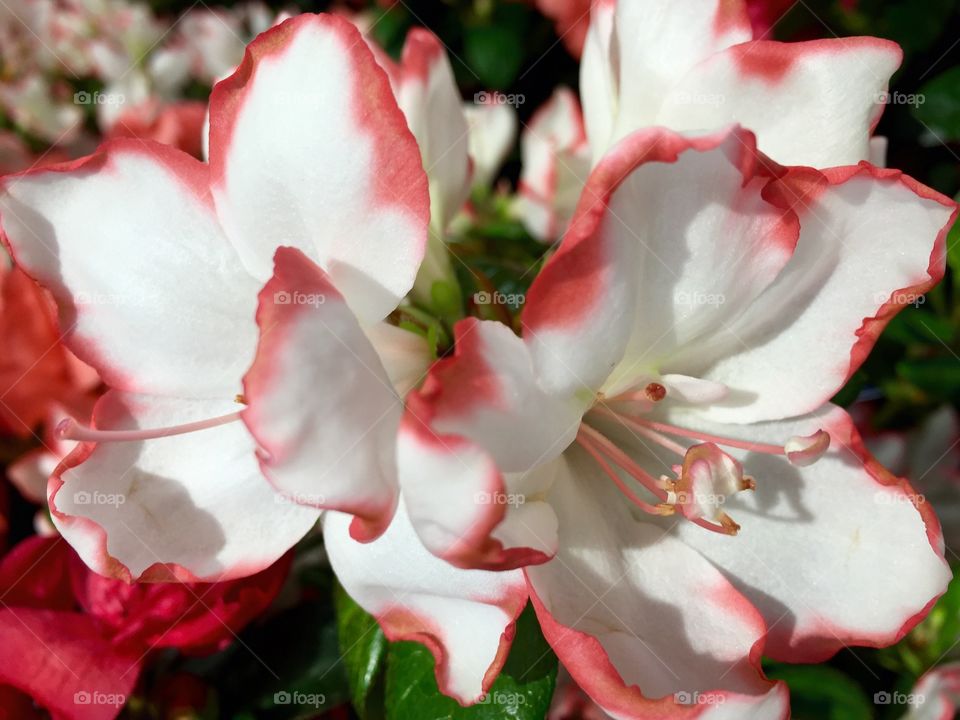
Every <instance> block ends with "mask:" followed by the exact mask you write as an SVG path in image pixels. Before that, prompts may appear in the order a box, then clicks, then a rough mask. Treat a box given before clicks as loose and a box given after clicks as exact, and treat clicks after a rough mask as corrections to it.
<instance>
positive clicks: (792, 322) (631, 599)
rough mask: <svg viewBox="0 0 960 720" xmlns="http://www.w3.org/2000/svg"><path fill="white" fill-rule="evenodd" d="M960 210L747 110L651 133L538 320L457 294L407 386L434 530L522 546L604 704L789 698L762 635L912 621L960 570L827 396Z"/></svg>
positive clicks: (597, 192) (868, 635) (836, 635)
mask: <svg viewBox="0 0 960 720" xmlns="http://www.w3.org/2000/svg"><path fill="white" fill-rule="evenodd" d="M955 215H956V205H955V204H954V203H953V202H952V201H950V200H948V199H947V198H945V197H943V196H941V195H939V194H937V193H935V192H934V191H932V190H930V189H929V188H926V187H923V186H922V185H920V184H919V183H917V182H916V181H914V180H912V179H910V178H908V177H905V176H903V175H902V174H901V173H899V172H896V171H891V170H879V169H877V168H874V167H872V166H870V165H867V164H861V165H859V166H851V167H841V168H834V169H831V170H825V171H817V170H813V169H810V168H783V167H780V166H778V165H776V164H774V163H772V162H771V161H770V160H769V159H768V158H766V157H765V156H763V155H762V154H760V153H758V152H757V151H756V140H755V138H754V137H753V135H752V134H751V133H749V132H747V131H743V130H732V131H722V132H718V133H714V134H710V135H706V136H703V137H699V138H691V137H688V136H684V135H679V134H676V133H673V132H670V131H667V130H662V129H654V130H645V131H641V132H638V133H636V134H634V135H631V136H629V137H628V138H626V139H625V140H623V141H622V142H621V143H620V144H619V145H617V147H616V148H615V149H614V150H613V151H612V152H611V153H610V154H609V155H608V156H606V157H605V158H604V159H603V160H602V161H601V162H600V164H599V165H598V166H597V167H596V168H595V170H594V171H593V174H592V175H591V177H590V180H589V182H588V184H587V187H586V189H585V190H584V193H583V195H582V197H581V200H580V204H579V206H578V208H577V213H576V215H575V217H574V219H573V221H572V223H571V228H570V230H569V232H568V233H567V235H566V236H565V238H564V240H563V242H562V243H561V246H560V248H559V250H558V251H557V253H556V254H555V255H553V257H552V258H551V259H550V260H549V261H548V263H547V264H546V266H545V267H544V269H543V270H542V272H541V273H540V275H539V276H538V277H537V279H536V280H535V282H534V284H533V286H532V287H531V289H530V292H529V294H528V295H527V303H526V306H525V309H524V314H523V318H522V319H523V337H522V338H519V337H517V336H516V335H514V334H513V332H512V331H511V330H510V328H508V327H507V326H505V325H502V324H499V323H494V322H481V321H477V320H466V321H462V322H461V323H460V324H459V325H458V327H457V345H456V354H455V356H454V357H452V358H450V359H445V360H441V361H440V362H439V363H437V364H436V365H435V367H434V369H433V370H432V371H431V374H430V377H429V378H428V380H427V382H426V383H425V384H424V386H423V388H422V390H420V391H418V392H416V393H414V394H413V395H412V396H411V397H410V398H409V400H408V408H409V411H408V413H407V415H406V416H405V418H404V421H403V424H402V426H401V435H400V440H399V450H398V456H399V459H400V469H401V487H402V489H403V494H404V496H405V498H406V500H407V507H408V510H409V513H410V517H411V520H412V523H413V526H414V528H415V529H416V532H417V533H418V535H419V536H420V538H421V539H422V540H423V542H424V544H425V545H426V546H427V547H428V548H429V549H430V550H432V551H433V552H434V553H435V554H437V555H439V556H440V557H443V558H445V559H447V560H448V561H450V562H452V563H454V564H457V565H459V566H461V567H477V568H485V569H489V570H495V569H513V568H518V567H523V568H524V572H525V575H526V578H527V582H528V585H529V589H530V591H531V597H532V601H533V604H534V607H535V608H536V610H537V614H538V616H539V618H540V622H541V626H542V627H543V630H544V633H545V635H546V637H547V639H548V640H549V641H550V643H551V645H552V646H553V648H554V650H555V651H556V652H557V654H558V655H559V656H560V659H561V661H562V662H563V663H564V665H565V666H566V667H567V669H568V670H569V671H570V673H571V675H572V676H573V678H574V679H575V680H576V682H577V683H578V684H579V685H580V686H581V687H582V688H583V689H584V690H585V691H586V692H587V693H588V694H589V695H590V697H591V698H592V699H593V700H594V701H595V702H597V703H598V704H600V705H601V706H602V707H603V708H604V710H605V711H606V712H608V713H610V714H613V715H615V716H617V717H629V718H640V717H649V716H651V715H652V714H655V713H663V714H670V715H671V716H672V715H674V714H676V715H677V716H694V715H696V714H697V713H698V712H700V711H702V710H703V708H704V707H705V706H708V709H709V710H710V711H712V710H716V711H717V712H718V713H719V712H721V711H722V712H724V713H727V715H730V714H731V713H733V714H734V715H735V716H737V717H741V716H744V717H745V716H748V715H747V714H748V713H754V714H755V716H756V717H785V716H786V713H787V705H786V698H785V695H786V693H785V688H784V687H783V686H782V685H774V684H772V683H770V682H769V681H767V680H766V679H765V678H764V677H763V675H762V673H761V671H760V666H759V658H760V655H761V654H765V655H768V656H770V657H772V658H774V659H779V660H792V661H799V662H817V661H821V660H824V659H826V658H828V657H830V656H831V655H832V654H833V653H834V652H836V651H837V649H839V648H840V647H842V646H843V645H847V644H863V645H870V646H879V645H886V644H890V643H893V642H895V641H896V640H898V639H899V638H900V637H902V636H903V635H904V633H906V632H907V631H908V630H909V629H910V628H911V627H913V625H915V624H916V623H917V622H918V621H919V620H920V619H921V618H922V617H923V615H924V614H925V613H926V610H927V609H928V608H929V607H930V604H931V603H932V602H933V600H934V599H935V598H936V597H937V596H938V595H939V594H940V593H942V592H943V590H944V588H945V587H946V584H947V581H948V580H949V578H950V572H949V568H948V567H947V564H946V563H945V562H944V559H943V540H942V538H941V537H940V535H939V529H938V525H937V523H936V520H935V518H934V517H933V515H932V512H931V511H930V508H929V506H928V505H926V504H924V503H917V502H915V498H916V495H915V493H913V491H912V489H911V488H910V486H909V485H908V484H907V482H906V481H904V480H899V479H897V478H895V477H893V476H892V475H890V474H889V473H888V472H887V471H886V470H884V469H883V468H882V467H881V466H880V465H879V464H878V463H877V462H876V461H875V460H874V459H873V458H872V457H871V456H870V455H869V454H868V453H867V451H866V450H865V448H864V447H863V443H862V441H861V440H860V438H859V436H858V435H857V433H856V431H855V429H854V427H853V423H852V422H851V420H850V418H849V417H848V416H847V415H846V413H845V412H843V411H842V410H841V409H839V408H837V407H834V406H832V405H830V403H829V399H830V398H831V397H832V396H833V395H834V393H835V392H836V391H837V390H838V389H839V388H840V387H841V386H843V384H844V383H845V382H846V380H847V379H848V378H849V377H850V375H851V373H852V372H854V371H855V370H856V369H857V367H859V365H860V364H861V363H862V362H863V360H864V358H865V357H866V355H867V353H868V351H869V350H870V348H871V346H872V345H873V343H874V341H875V339H876V337H877V336H878V334H879V333H880V331H881V329H882V328H883V327H884V325H885V324H886V323H887V322H888V321H889V319H890V318H891V317H892V316H893V315H894V314H895V313H896V312H897V311H898V310H899V309H900V308H901V307H902V303H901V302H900V298H901V296H902V295H903V294H904V293H922V292H924V291H925V290H927V289H929V288H930V287H931V286H932V285H933V284H934V283H936V282H937V281H938V280H939V279H940V278H941V277H942V275H943V272H944V264H945V261H944V242H945V237H946V232H947V229H948V228H949V226H950V224H951V223H952V221H953V219H954V217H955ZM894 258H895V259H894ZM866 267H868V268H870V272H869V273H868V272H864V270H863V269H864V268H866ZM880 298H883V299H880ZM891 578H895V580H891ZM721 702H722V703H723V706H722V708H720V707H719V703H721Z"/></svg>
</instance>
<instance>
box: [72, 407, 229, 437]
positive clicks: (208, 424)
mask: <svg viewBox="0 0 960 720" xmlns="http://www.w3.org/2000/svg"><path fill="white" fill-rule="evenodd" d="M239 419H240V413H239V412H233V413H230V414H228V415H221V416H220V417H215V418H210V419H208V420H198V421H197V422H192V423H185V424H183V425H172V426H170V427H165V428H154V429H152V430H151V429H147V430H97V429H95V428H89V427H85V426H83V425H80V424H79V423H77V422H76V421H75V420H73V419H72V418H67V419H66V420H63V421H61V422H60V424H58V425H57V429H56V435H57V437H58V438H60V439H61V440H77V441H79V442H136V441H139V440H155V439H158V438H165V437H170V436H172V435H185V434H186V433H192V432H197V431H198V430H206V429H207V428H213V427H219V426H220V425H227V424H229V423H232V422H235V421H237V420H239Z"/></svg>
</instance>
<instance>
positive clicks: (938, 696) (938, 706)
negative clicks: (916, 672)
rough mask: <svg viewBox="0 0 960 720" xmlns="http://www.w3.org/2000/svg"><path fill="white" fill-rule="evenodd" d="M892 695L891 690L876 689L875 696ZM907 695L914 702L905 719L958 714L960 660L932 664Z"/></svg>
mask: <svg viewBox="0 0 960 720" xmlns="http://www.w3.org/2000/svg"><path fill="white" fill-rule="evenodd" d="M901 696H902V694H901ZM890 697H891V695H890V693H877V697H875V700H877V699H879V700H885V699H889V698H890ZM906 699H907V700H912V702H910V703H909V705H910V708H909V710H908V711H907V713H906V714H905V715H904V716H903V720H944V719H945V718H952V717H955V716H956V712H957V707H958V706H960V663H947V664H946V665H940V666H939V667H935V668H933V669H932V670H931V671H930V672H928V673H927V674H925V675H924V676H923V677H922V678H920V679H919V680H918V681H917V684H916V685H914V687H913V690H912V691H911V692H910V693H909V694H908V695H907V696H906Z"/></svg>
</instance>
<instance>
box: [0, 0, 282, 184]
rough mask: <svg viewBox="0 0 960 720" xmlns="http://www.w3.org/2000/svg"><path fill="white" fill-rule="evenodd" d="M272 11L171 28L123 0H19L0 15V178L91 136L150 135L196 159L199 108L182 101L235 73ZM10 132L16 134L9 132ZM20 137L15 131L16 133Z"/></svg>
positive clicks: (68, 151)
mask: <svg viewBox="0 0 960 720" xmlns="http://www.w3.org/2000/svg"><path fill="white" fill-rule="evenodd" d="M274 20H275V17H274V13H273V12H272V11H270V10H269V9H268V8H266V7H265V6H263V5H261V4H257V3H247V4H240V5H237V6H236V7H235V8H233V9H231V10H221V9H217V10H209V9H206V8H197V9H191V10H189V11H187V12H186V13H184V14H183V15H182V16H181V17H180V18H178V19H177V21H176V23H175V24H174V25H172V26H170V25H169V24H168V23H167V22H166V21H165V20H161V19H160V18H159V17H157V16H156V15H155V14H154V13H153V11H152V10H151V9H150V7H149V5H147V4H146V3H142V2H132V1H130V0H16V1H14V2H11V3H9V4H5V5H4V6H3V8H2V10H0V63H2V66H3V78H2V80H3V82H2V84H0V110H2V114H3V115H4V117H5V118H6V119H8V120H9V122H10V124H11V125H12V129H11V130H5V131H4V132H3V133H2V135H0V141H2V145H0V146H2V153H0V165H2V169H3V171H4V172H11V171H15V170H21V169H24V168H26V167H29V166H31V165H32V164H33V163H34V162H36V161H37V160H38V158H37V157H34V153H33V152H32V149H33V148H32V147H31V144H29V143H26V142H24V140H23V137H22V136H24V135H25V136H26V137H27V138H29V139H30V140H32V141H33V144H34V145H39V146H47V149H46V150H45V151H44V152H43V153H41V154H40V158H39V159H42V160H44V161H46V162H51V161H56V160H63V159H66V158H70V157H79V156H80V155H84V154H87V153H89V152H91V151H92V150H93V149H95V147H96V143H97V137H98V135H105V136H108V137H112V136H135V137H150V138H153V139H156V140H158V141H160V142H164V143H167V144H172V145H176V146H178V147H180V148H181V149H183V150H186V151H187V152H190V153H191V154H199V152H200V138H201V128H202V126H203V118H204V112H205V104H204V103H202V102H199V101H195V100H194V101H191V100H187V99H185V98H184V90H185V88H186V86H187V85H188V84H189V83H191V82H198V83H201V84H209V83H211V82H213V81H215V80H218V79H220V78H221V77H223V76H224V75H226V74H227V73H229V72H232V70H233V69H234V68H235V67H236V65H237V64H238V63H239V62H240V60H241V58H242V57H243V48H244V45H245V43H246V42H247V41H249V40H250V39H252V38H253V37H254V35H256V34H257V33H259V32H261V31H263V30H266V29H267V28H268V27H270V25H271V24H273V22H274ZM14 131H16V132H14ZM18 133H19V134H18Z"/></svg>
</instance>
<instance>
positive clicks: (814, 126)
mask: <svg viewBox="0 0 960 720" xmlns="http://www.w3.org/2000/svg"><path fill="white" fill-rule="evenodd" d="M901 58H902V52H901V51H900V48H899V47H898V46H897V45H896V43H892V42H889V41H887V40H880V39H877V38H835V39H830V40H812V41H809V42H798V43H787V44H784V43H778V42H773V41H770V40H754V39H753V31H752V29H751V25H750V20H749V17H748V14H747V9H746V5H745V3H744V2H743V0H732V1H730V2H728V1H727V0H722V1H721V0H709V1H708V2H704V1H703V0H678V1H677V2H672V3H670V4H669V5H664V4H662V3H658V2H656V0H617V2H614V1H613V0H601V1H600V2H596V3H594V5H593V9H592V11H591V21H590V30H589V32H588V34H587V40H586V45H585V47H584V52H583V60H582V62H581V65H580V94H581V99H582V102H583V121H582V122H583V124H584V125H585V133H586V137H587V142H588V144H589V152H590V154H591V156H592V162H593V164H594V165H595V164H596V163H597V162H599V160H600V158H602V157H603V155H604V154H605V152H606V151H607V150H608V149H609V148H611V147H613V146H614V145H615V144H616V143H617V142H618V141H619V140H621V139H622V138H624V137H626V136H627V135H629V134H630V133H631V132H633V131H635V130H638V129H641V128H645V127H653V126H660V127H667V128H671V129H673V130H678V131H684V132H686V131H690V132H693V131H710V130H717V129H721V128H723V127H726V126H728V125H729V124H731V123H738V124H740V125H742V126H744V127H747V128H750V129H751V130H752V131H753V132H754V133H755V134H756V135H757V139H758V142H759V145H760V150H762V151H763V152H764V153H765V154H767V155H769V156H770V157H772V158H773V159H774V160H776V161H777V162H780V163H784V164H788V165H809V166H811V167H834V166H838V165H850V164H854V163H857V162H859V161H860V160H866V159H870V158H871V142H872V140H871V135H872V132H873V129H874V128H875V127H876V124H877V122H878V121H879V119H880V115H881V112H882V111H883V107H884V105H883V102H884V93H885V91H886V89H887V85H888V82H889V79H890V76H891V75H892V74H893V73H894V71H895V70H896V69H897V67H898V66H899V64H900V61H901ZM554 103H556V101H554ZM566 105H572V106H573V107H572V108H568V107H564V108H563V109H562V112H561V109H560V108H555V109H554V110H552V112H553V113H556V114H558V115H559V116H562V117H564V118H565V119H564V120H563V125H562V127H578V126H579V125H580V122H581V121H580V120H579V117H578V116H579V114H580V111H579V108H578V107H577V106H576V103H565V106H566ZM551 127H552V126H547V128H546V131H544V130H543V129H540V128H537V127H535V126H531V127H530V128H528V129H527V131H526V133H525V135H527V136H528V138H525V139H524V143H525V144H526V145H533V144H540V145H545V146H547V148H548V149H547V150H546V151H541V152H538V153H537V156H536V157H531V158H529V160H528V162H526V163H525V166H524V169H523V180H524V183H523V184H524V186H525V187H526V188H528V189H529V190H524V189H523V188H522V189H521V192H522V193H523V194H524V196H525V197H527V198H528V203H527V205H525V206H521V210H522V211H523V210H524V208H525V207H532V208H533V210H531V213H532V215H529V216H528V215H526V214H524V215H522V217H524V220H525V222H526V224H527V225H528V227H529V228H530V230H531V232H532V233H533V234H534V235H536V236H541V237H542V236H543V229H544V228H547V229H551V230H552V231H553V232H552V233H551V237H549V238H547V239H551V240H552V239H553V238H555V237H558V236H559V235H560V234H561V233H562V232H563V230H564V229H565V227H566V221H568V219H569V218H570V217H571V216H572V214H573V211H574V208H575V206H576V198H577V197H578V196H579V193H580V190H581V189H582V188H583V185H584V183H585V181H586V178H587V173H585V172H583V171H582V169H581V168H580V166H579V165H578V164H577V163H576V162H570V161H569V160H568V159H567V154H568V153H569V150H568V148H567V146H566V145H565V144H564V143H562V142H559V141H557V140H556V139H555V138H554V136H553V135H552V134H551V133H550V129H551ZM529 136H533V137H534V138H538V139H533V138H530V137H529ZM874 144H875V145H877V144H880V145H882V140H878V141H876V142H875V143H874ZM551 146H552V152H551V151H550V148H551ZM880 149H881V148H880V147H879V146H878V147H877V148H876V152H877V153H879V152H880ZM875 157H876V158H879V157H880V156H879V154H877V155H875ZM544 216H546V219H544Z"/></svg>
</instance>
